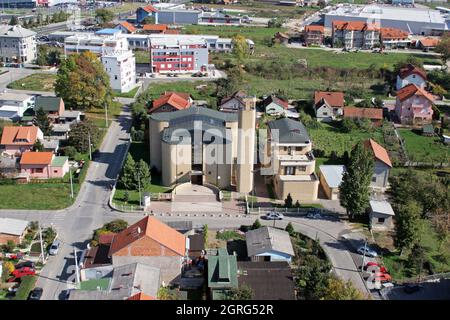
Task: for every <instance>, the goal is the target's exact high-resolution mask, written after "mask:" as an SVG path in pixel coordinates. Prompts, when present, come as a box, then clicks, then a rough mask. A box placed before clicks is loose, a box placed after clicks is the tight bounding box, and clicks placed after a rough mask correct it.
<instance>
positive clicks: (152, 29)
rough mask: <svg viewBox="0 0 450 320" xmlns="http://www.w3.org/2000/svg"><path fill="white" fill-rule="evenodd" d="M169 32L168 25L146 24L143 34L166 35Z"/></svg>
mask: <svg viewBox="0 0 450 320" xmlns="http://www.w3.org/2000/svg"><path fill="white" fill-rule="evenodd" d="M167 30H168V27H167V24H144V25H143V27H142V33H149V34H152V33H166V31H167Z"/></svg>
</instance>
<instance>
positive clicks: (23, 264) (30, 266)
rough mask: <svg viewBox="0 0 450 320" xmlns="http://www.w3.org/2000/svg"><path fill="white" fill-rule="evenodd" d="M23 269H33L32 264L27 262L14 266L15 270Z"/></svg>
mask: <svg viewBox="0 0 450 320" xmlns="http://www.w3.org/2000/svg"><path fill="white" fill-rule="evenodd" d="M24 267H28V268H32V269H34V267H35V266H34V262H33V261H29V260H27V261H23V262H20V263H18V264H16V266H15V268H16V269H21V268H24Z"/></svg>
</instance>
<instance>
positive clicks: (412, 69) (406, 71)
mask: <svg viewBox="0 0 450 320" xmlns="http://www.w3.org/2000/svg"><path fill="white" fill-rule="evenodd" d="M411 74H417V75H419V76H421V77H422V78H423V79H425V80H426V79H427V74H426V73H425V71H424V70H422V69H420V68H417V67H416V66H413V65H412V64H410V63H408V65H407V66H406V67H404V68H401V69H400V72H399V74H398V75H399V77H400V78H402V79H405V78H406V77H407V76H409V75H411Z"/></svg>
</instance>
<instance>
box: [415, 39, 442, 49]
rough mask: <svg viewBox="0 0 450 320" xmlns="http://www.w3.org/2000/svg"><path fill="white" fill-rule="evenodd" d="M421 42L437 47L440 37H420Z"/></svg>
mask: <svg viewBox="0 0 450 320" xmlns="http://www.w3.org/2000/svg"><path fill="white" fill-rule="evenodd" d="M419 42H420V43H421V44H422V46H423V47H436V46H437V45H438V43H439V39H437V38H428V37H427V38H423V39H420V40H419Z"/></svg>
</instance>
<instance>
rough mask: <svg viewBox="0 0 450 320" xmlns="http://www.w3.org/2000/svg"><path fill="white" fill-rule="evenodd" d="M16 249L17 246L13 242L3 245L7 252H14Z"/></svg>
mask: <svg viewBox="0 0 450 320" xmlns="http://www.w3.org/2000/svg"><path fill="white" fill-rule="evenodd" d="M15 248H16V244H15V242H14V241H12V240H8V241H6V244H4V245H3V249H4V250H5V251H6V252H13V250H14V249H15Z"/></svg>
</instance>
